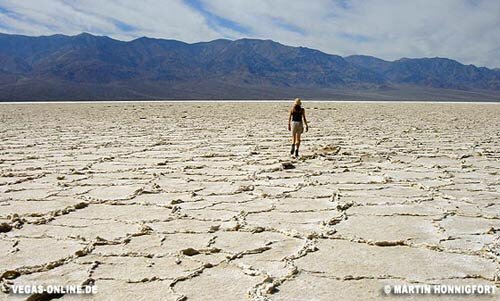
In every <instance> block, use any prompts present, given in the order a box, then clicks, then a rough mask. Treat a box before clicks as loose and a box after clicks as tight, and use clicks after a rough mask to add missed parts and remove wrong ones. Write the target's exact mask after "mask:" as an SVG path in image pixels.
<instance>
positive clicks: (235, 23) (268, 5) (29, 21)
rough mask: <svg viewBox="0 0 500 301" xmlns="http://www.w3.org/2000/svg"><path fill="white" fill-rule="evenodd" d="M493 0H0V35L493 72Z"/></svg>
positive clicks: (499, 55) (496, 48) (496, 39)
mask: <svg viewBox="0 0 500 301" xmlns="http://www.w3.org/2000/svg"><path fill="white" fill-rule="evenodd" d="M498 28H500V1H496V0H440V1H435V0H413V1H401V0H337V1H334V0H315V1H310V0H309V1H301V0H297V1H289V0H252V1H248V0H231V1H228V0H184V1H181V0H168V1H162V0H143V1H135V0H108V1H100V0H85V1H83V0H81V1H77V0H72V1H58V0H23V1H15V0H0V31H2V32H8V33H19V34H27V35H48V34H54V33H64V34H78V33H80V32H82V31H85V32H90V33H93V34H101V35H108V36H111V37H113V38H117V39H122V40H130V39H134V38H137V37H141V36H149V37H157V38H167V39H178V40H182V41H187V42H197V41H208V40H213V39H217V38H229V39H238V38H243V37H251V38H261V39H272V40H275V41H278V42H281V43H283V44H289V45H295V46H306V47H311V48H316V49H320V50H322V51H325V52H328V53H333V54H339V55H343V56H345V55H351V54H367V55H373V56H377V57H380V58H384V59H387V60H395V59H399V58H401V57H435V56H440V57H449V58H453V59H456V60H458V61H460V62H462V63H465V64H475V65H478V66H487V67H500V30H498Z"/></svg>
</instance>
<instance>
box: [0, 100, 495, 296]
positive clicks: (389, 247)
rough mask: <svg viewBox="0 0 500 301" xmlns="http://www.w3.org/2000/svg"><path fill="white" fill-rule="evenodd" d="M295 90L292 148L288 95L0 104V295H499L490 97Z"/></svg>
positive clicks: (493, 117)
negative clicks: (408, 287) (431, 289)
mask: <svg viewBox="0 0 500 301" xmlns="http://www.w3.org/2000/svg"><path fill="white" fill-rule="evenodd" d="M305 108H306V112H307V117H308V119H309V120H310V131H309V132H308V133H305V134H304V136H303V139H304V141H303V146H302V147H301V153H302V157H301V158H300V159H298V160H296V159H293V158H291V157H290V155H289V149H290V138H289V135H290V134H289V132H288V131H287V129H286V125H287V117H288V109H289V103H260V104H257V103H215V104H213V103H212V104H210V103H114V104H112V103H100V104H99V103H86V104H4V105H0V172H1V174H0V224H1V227H0V232H1V233H0V253H1V256H0V276H1V278H0V287H1V288H2V291H3V293H0V299H2V300H3V299H6V300H10V299H13V300H17V299H26V298H27V297H29V295H21V296H19V295H17V296H14V295H9V294H8V293H7V292H8V291H9V288H11V287H12V285H15V284H45V285H46V284H60V285H65V284H75V285H79V284H92V283H94V284H95V285H96V286H97V290H98V292H97V294H95V295H93V296H90V297H88V296H87V297H82V296H72V295H68V294H66V295H64V296H62V298H60V299H59V300H89V299H94V300H183V299H185V300H287V301H299V300H374V299H391V300H396V299H404V300H432V299H435V298H437V297H436V296H429V295H427V296H418V295H414V296H406V297H401V296H400V297H397V296H385V294H384V292H383V288H384V286H385V285H397V284H488V285H496V287H497V294H496V295H489V296H479V297H466V298H467V299H468V300H469V299H470V300H485V299H486V300H498V298H499V296H500V292H499V290H500V265H499V263H500V238H499V235H500V105H498V104H423V103H414V104H408V103H317V102H305ZM456 298H457V296H444V297H442V298H439V300H455V299H456Z"/></svg>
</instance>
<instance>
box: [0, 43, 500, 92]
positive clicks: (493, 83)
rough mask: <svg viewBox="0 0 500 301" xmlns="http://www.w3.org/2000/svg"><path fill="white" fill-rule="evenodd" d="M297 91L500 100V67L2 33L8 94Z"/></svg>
mask: <svg viewBox="0 0 500 301" xmlns="http://www.w3.org/2000/svg"><path fill="white" fill-rule="evenodd" d="M296 96H301V97H304V98H316V99H368V100H369V99H387V100H391V99H402V100H406V99H423V100H425V99H430V100H436V99H443V100H447V99H454V100H462V99H463V100H500V71H498V70H492V69H488V68H484V67H480V68H478V67H476V66H473V65H463V64H460V63H458V62H456V61H453V60H450V59H445V58H422V59H406V58H404V59H400V60H397V61H394V62H389V61H384V60H381V59H378V58H375V57H370V56H360V55H355V56H348V57H345V58H343V57H341V56H338V55H330V54H326V53H323V52H321V51H318V50H314V49H309V48H304V47H290V46H286V45H282V44H279V43H276V42H273V41H270V40H253V39H241V40H236V41H230V40H215V41H211V42H203V43H194V44H187V43H184V42H180V41H175V40H163V39H151V38H139V39H136V40H133V41H130V42H124V41H118V40H114V39H111V38H109V37H101V36H93V35H90V34H87V33H83V34H80V35H77V36H65V35H53V36H42V37H28V36H20V35H8V34H0V100H2V101H9V100H124V99H282V98H291V97H296Z"/></svg>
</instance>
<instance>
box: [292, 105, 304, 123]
mask: <svg viewBox="0 0 500 301" xmlns="http://www.w3.org/2000/svg"><path fill="white" fill-rule="evenodd" d="M292 121H299V122H301V121H302V107H301V106H295V107H294V108H293V110H292Z"/></svg>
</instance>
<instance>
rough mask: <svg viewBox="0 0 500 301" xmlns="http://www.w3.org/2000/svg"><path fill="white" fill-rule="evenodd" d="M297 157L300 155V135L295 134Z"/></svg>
mask: <svg viewBox="0 0 500 301" xmlns="http://www.w3.org/2000/svg"><path fill="white" fill-rule="evenodd" d="M295 145H296V147H295V156H298V155H299V146H300V133H297V134H295Z"/></svg>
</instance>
